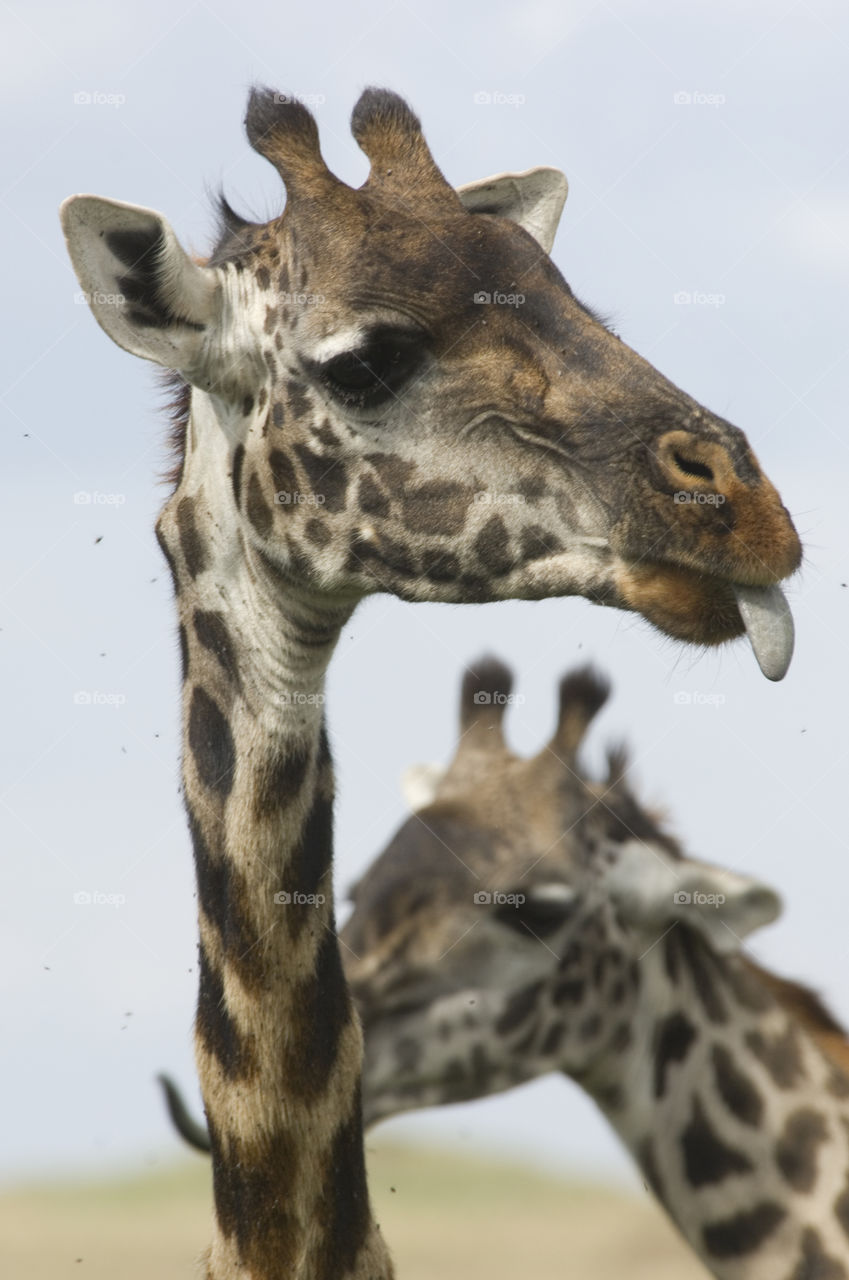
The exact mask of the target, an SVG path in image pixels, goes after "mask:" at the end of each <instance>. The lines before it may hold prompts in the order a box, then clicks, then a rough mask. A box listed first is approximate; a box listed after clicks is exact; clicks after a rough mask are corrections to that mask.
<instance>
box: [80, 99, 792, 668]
mask: <svg viewBox="0 0 849 1280" xmlns="http://www.w3.org/2000/svg"><path fill="white" fill-rule="evenodd" d="M246 127H247V133H248V138H249V140H250V142H251V145H252V146H253V147H254V148H255V150H257V151H258V152H259V153H260V154H262V155H263V156H264V157H266V158H267V159H268V160H269V161H270V162H271V163H272V164H273V165H274V166H275V168H276V169H277V170H278V172H279V173H280V175H281V177H282V178H283V181H284V182H285V185H286V191H287V201H286V207H285V209H284V211H283V213H282V214H281V216H280V217H278V218H274V219H272V220H271V221H270V222H268V223H267V224H252V223H247V222H244V221H242V220H241V219H239V218H237V217H236V216H235V215H234V214H233V213H232V211H231V210H229V207H227V206H226V205H225V206H224V226H223V231H222V235H221V238H220V242H219V244H218V246H217V248H216V249H215V251H214V252H213V254H212V256H211V257H210V258H209V259H208V260H207V261H205V262H200V261H198V260H194V259H192V258H191V257H189V256H188V255H187V254H186V253H185V252H184V250H183V249H182V248H181V247H180V245H179V243H178V241H177V239H176V237H175V235H174V233H173V231H172V230H171V228H170V226H169V224H168V223H167V221H166V220H165V219H164V218H163V217H162V216H161V215H160V214H158V213H155V212H153V211H151V210H149V209H144V208H140V207H137V206H133V205H127V204H121V203H118V202H116V201H111V200H104V199H100V198H96V197H92V196H76V197H72V198H71V199H70V200H68V201H66V202H65V205H64V206H63V215H62V216H63V222H64V227H65V232H66V236H67V240H68V245H69V250H70V253H71V257H72V259H73V262H74V266H75V268H76V271H77V274H78V276H79V279H80V281H81V283H82V286H83V288H84V289H85V290H86V292H87V293H88V296H89V298H90V302H91V306H92V309H93V311H94V314H95V316H96V318H97V320H98V321H99V322H100V324H101V325H102V326H103V328H104V329H105V330H106V331H107V333H108V334H109V335H110V336H111V337H112V338H113V339H114V340H115V341H116V342H117V343H118V344H119V345H120V346H122V347H124V348H126V349H127V350H128V351H131V352H133V353H134V354H136V355H139V356H142V357H145V358H147V359H150V360H153V361H155V362H156V363H158V364H160V365H162V366H164V367H165V368H166V369H169V370H172V371H174V372H175V373H176V374H177V375H178V376H179V379H180V386H181V388H182V391H181V394H180V397H179V399H180V403H181V414H180V418H181V421H180V433H179V434H180V465H179V478H178V483H177V488H176V492H175V493H174V495H173V497H172V499H171V500H170V502H169V503H168V504H167V506H166V509H165V511H164V512H163V515H162V517H161V520H160V535H161V538H162V540H163V542H164V543H165V544H166V545H167V547H168V549H169V551H170V554H171V556H172V559H173V561H174V563H175V571H176V572H177V574H178V577H180V576H182V577H183V578H191V577H194V575H195V572H196V570H197V568H198V565H199V564H200V563H201V562H202V561H203V559H204V546H203V544H204V540H205V537H206V536H207V533H208V530H207V529H204V528H203V527H202V526H203V525H204V524H206V525H207V526H208V525H209V524H211V523H214V525H215V528H216V530H217V531H219V532H220V531H221V530H222V529H225V528H226V529H227V530H229V534H228V538H227V545H228V547H232V546H233V545H234V544H235V545H241V546H242V547H243V548H248V550H249V553H250V555H251V559H252V563H253V564H254V566H257V565H259V566H262V568H261V569H260V571H261V572H268V573H274V574H276V575H277V576H278V578H279V576H280V575H283V576H284V578H285V579H286V580H288V581H289V582H294V583H301V582H303V583H306V585H307V587H308V588H309V589H310V590H313V591H322V592H327V593H329V594H330V596H332V597H334V598H335V599H337V600H339V601H351V602H355V601H356V600H357V599H358V598H360V597H361V596H363V595H365V594H367V593H369V592H374V591H382V590H386V591H391V592H394V593H395V594H397V595H399V596H401V597H402V598H404V599H407V600H436V601H485V600H499V599H505V598H508V597H518V598H529V599H533V598H542V597H547V596H551V595H570V594H581V595H584V596H586V597H588V598H590V599H593V600H595V601H597V602H600V603H604V604H611V605H615V606H618V607H621V608H625V609H631V610H636V611H638V612H640V613H642V614H643V615H644V616H645V617H646V618H647V619H648V620H649V621H650V622H652V623H653V624H654V625H656V626H657V627H659V628H660V629H661V630H662V631H664V632H665V633H667V634H668V635H671V636H674V637H678V638H681V639H683V640H686V641H692V642H695V643H704V644H712V643H718V642H720V641H723V640H726V639H728V638H730V637H733V636H735V635H737V634H740V633H741V632H742V631H743V629H744V623H745V626H746V628H747V629H748V631H749V634H750V636H751V637H752V640H753V644H754V646H755V650H756V653H757V654H758V657H759V661H760V662H761V666H762V667H763V669H764V670H765V672H766V674H768V675H770V676H771V677H773V678H777V677H779V676H780V675H781V674H783V671H784V670H785V669H786V665H787V662H788V661H789V651H790V644H791V640H792V625H791V622H790V619H789V614H788V612H787V610H786V606H785V605H784V601H783V596H782V595H781V593H780V589H779V588H777V587H776V585H775V584H776V583H777V582H778V581H779V580H780V579H782V578H784V577H785V576H786V575H788V574H790V573H792V572H793V571H794V570H795V569H796V568H797V566H798V564H799V560H800V544H799V540H798V537H797V535H796V532H795V530H794V528H793V525H792V523H791V521H790V518H789V516H788V514H787V512H786V510H785V509H784V507H783V506H782V504H781V501H780V499H779V496H778V494H777V492H776V490H775V489H774V488H773V486H772V484H771V483H770V481H769V480H768V479H767V478H766V476H765V475H764V474H763V473H762V471H761V469H760V467H759V465H758V463H757V461H756V459H755V457H754V455H753V453H752V451H751V449H750V447H749V445H748V443H747V440H746V437H745V436H744V435H743V433H742V432H741V431H740V430H739V429H738V428H737V427H735V426H732V425H731V424H730V423H728V422H726V421H725V420H723V419H722V418H720V417H718V416H716V415H715V414H713V413H711V412H709V411H708V410H707V409H705V408H703V407H702V406H700V405H699V404H697V403H696V402H695V401H694V400H692V399H691V398H690V397H689V396H687V395H686V394H685V393H684V392H682V391H680V390H678V388H676V387H675V386H673V385H672V384H671V383H670V382H669V381H667V379H665V378H664V377H663V376H662V375H661V374H660V373H658V372H657V370H656V369H654V368H653V367H652V366H651V365H650V364H649V363H648V362H647V361H645V360H643V359H642V358H641V357H640V356H638V355H636V354H635V353H634V352H633V351H631V350H630V349H629V348H628V347H627V346H626V345H625V344H624V343H623V342H621V341H620V340H619V338H617V337H616V336H615V335H614V334H613V333H611V332H610V331H609V330H608V329H607V328H605V326H604V325H603V324H602V323H600V322H599V320H598V319H597V318H596V317H595V316H594V315H593V314H592V313H591V312H590V311H589V310H588V309H587V308H586V307H585V306H583V305H582V304H581V303H580V302H579V301H578V300H577V299H576V297H575V296H574V294H573V293H572V291H571V290H570V288H569V286H568V284H567V283H566V281H565V280H564V279H563V277H562V276H561V275H560V273H559V272H558V270H557V268H556V267H555V266H554V265H553V263H552V261H551V259H550V258H549V256H548V251H549V249H550V248H551V244H552V241H553V238H554V233H555V230H556V226H557V223H558V219H559V215H560V211H561V208H562V205H563V201H564V199H565V194H566V182H565V179H564V178H563V176H562V174H560V173H559V172H557V171H555V170H551V169H538V170H534V171H531V172H529V173H525V174H515V175H502V176H501V177H499V178H495V179H491V180H489V181H486V182H482V183H477V184H474V185H473V186H471V187H467V188H465V189H462V190H461V191H459V192H457V191H455V190H454V189H453V188H452V187H451V186H449V184H448V183H447V182H446V181H445V179H444V178H443V176H442V174H441V173H440V171H439V170H438V168H437V167H436V164H435V163H434V161H433V159H432V157H431V154H430V152H429V150H428V147H427V144H426V142H425V140H424V138H423V136H422V132H421V128H420V125H419V121H418V120H417V118H416V117H415V115H414V114H413V113H412V111H411V110H410V109H409V107H407V105H406V104H405V103H404V102H403V101H402V100H401V99H400V98H398V97H396V96H395V95H394V94H391V93H387V92H383V91H377V90H366V92H365V93H364V94H363V95H362V97H361V98H360V100H359V102H358V103H357V106H356V108H355V110H354V113H353V118H352V129H353V133H354V136H355V138H356V140H357V142H358V143H359V144H360V146H361V147H362V149H363V150H364V151H365V153H366V154H367V156H368V158H369V160H370V162H371V171H370V174H369V177H368V180H367V181H366V182H365V183H364V185H363V186H362V187H360V188H359V189H352V188H351V187H349V186H347V185H346V184H345V183H344V182H342V181H340V180H339V179H338V178H337V177H335V176H334V175H333V174H332V173H331V172H330V170H329V169H328V168H327V166H326V164H325V163H324V160H323V159H322V156H321V153H320V150H319V144H318V133H317V129H316V125H315V121H314V119H313V117H312V116H311V114H310V113H309V112H308V111H307V109H306V108H305V107H304V106H303V105H301V104H300V103H299V102H297V101H295V100H293V99H291V98H289V97H287V96H286V95H281V94H276V93H272V92H270V91H254V93H253V94H252V95H251V99H250V102H249V106H248V112H247V119H246ZM213 512H214V515H213V514H212V513H213ZM225 554H226V553H225Z"/></svg>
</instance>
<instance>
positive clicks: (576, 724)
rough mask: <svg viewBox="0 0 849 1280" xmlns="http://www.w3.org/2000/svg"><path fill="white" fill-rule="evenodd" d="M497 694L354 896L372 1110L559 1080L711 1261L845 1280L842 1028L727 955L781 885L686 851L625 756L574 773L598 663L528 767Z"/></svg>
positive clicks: (567, 684) (566, 696)
mask: <svg viewBox="0 0 849 1280" xmlns="http://www.w3.org/2000/svg"><path fill="white" fill-rule="evenodd" d="M510 687H511V677H510V673H509V671H507V670H506V668H503V667H501V666H500V665H499V664H496V663H483V664H480V665H479V666H478V668H477V674H476V675H471V674H470V675H469V677H468V678H467V680H466V683H465V685H464V689H463V696H462V708H461V736H460V745H459V748H458V751H457V754H456V756H455V759H454V761H453V763H452V764H451V766H450V768H449V769H448V771H447V772H446V773H445V774H444V776H442V778H441V779H439V780H438V781H437V782H436V785H435V787H433V781H431V783H430V785H431V787H432V794H431V796H430V797H429V799H428V800H427V802H426V803H424V805H423V807H422V808H420V809H419V810H418V811H417V812H416V813H415V814H414V816H413V817H412V818H410V819H409V820H408V822H407V823H406V824H405V825H404V826H403V827H402V828H401V829H400V831H399V832H398V834H397V835H396V836H395V838H394V839H393V840H392V842H391V843H390V844H389V846H388V847H387V849H386V851H385V852H384V853H383V854H382V855H381V856H380V857H379V858H378V859H377V860H376V862H375V863H374V864H373V865H372V867H371V868H370V869H369V870H368V871H367V872H366V874H365V875H364V876H363V878H362V879H361V880H360V882H359V884H358V885H357V886H356V889H355V891H354V895H353V897H354V902H355V910H354V913H353V915H352V917H351V919H350V920H349V921H348V923H347V925H346V926H345V928H344V930H343V934H342V936H343V940H344V942H345V943H346V946H345V948H344V950H343V954H344V955H345V956H346V957H347V965H346V967H347V970H348V976H349V978H350V980H351V983H352V988H353V991H354V994H355V998H356V1000H357V1003H358V1007H359V1009H360V1012H361V1015H362V1018H363V1025H364V1031H365V1044H366V1053H365V1074H364V1095H363V1096H364V1114H365V1118H366V1122H367V1123H370V1124H372V1123H376V1122H377V1121H378V1120H380V1119H383V1118H385V1117H386V1116H389V1115H393V1114H395V1113H397V1112H401V1111H406V1110H409V1109H411V1108H414V1107H423V1106H431V1105H435V1104H438V1103H446V1102H459V1101H462V1100H465V1099H469V1098H477V1097H482V1096H484V1095H487V1094H492V1093H497V1092H500V1091H501V1090H504V1089H508V1088H510V1087H511V1086H512V1085H514V1084H517V1083H520V1082H522V1081H527V1080H531V1079H533V1078H535V1077H538V1076H542V1075H545V1074H547V1073H548V1072H551V1071H558V1072H564V1073H565V1074H567V1075H569V1076H571V1077H573V1078H574V1079H575V1080H576V1081H577V1082H578V1083H579V1084H580V1085H581V1087H582V1088H583V1089H584V1090H586V1092H588V1093H589V1094H590V1096H591V1097H592V1098H593V1099H594V1100H595V1101H596V1103H597V1104H598V1105H599V1107H600V1108H601V1110H602V1111H603V1113H604V1114H605V1116H606V1117H607V1119H608V1120H609V1122H610V1124H611V1125H612V1126H613V1128H614V1129H615V1131H616V1132H617V1133H618V1134H619V1136H620V1137H621V1138H622V1140H623V1142H624V1143H625V1145H626V1146H627V1147H628V1149H629V1150H630V1152H631V1153H632V1155H633V1156H634V1157H635V1159H636V1160H637V1162H638V1163H639V1165H640V1166H641V1168H642V1170H643V1171H644V1174H645V1176H646V1179H647V1181H648V1182H649V1184H650V1186H651V1188H652V1190H653V1191H654V1193H655V1195H656V1196H657V1198H658V1199H659V1201H660V1203H661V1204H662V1205H663V1207H664V1208H665V1209H666V1211H667V1213H668V1214H669V1215H670V1217H671V1218H672V1219H673V1221H674V1222H675V1223H676V1225H677V1226H678V1227H679V1229H680V1230H681V1232H682V1234H683V1236H684V1237H685V1239H686V1240H687V1242H688V1243H689V1245H690V1246H691V1247H692V1249H693V1250H694V1252H695V1253H696V1254H697V1255H698V1257H699V1258H700V1259H701V1260H702V1261H703V1263H704V1265H705V1266H706V1267H707V1269H708V1271H709V1272H710V1273H711V1274H712V1275H714V1276H716V1277H718V1278H719V1280H847V1277H849V1041H847V1038H846V1035H845V1033H844V1031H843V1029H842V1028H841V1027H840V1026H839V1025H838V1024H837V1023H836V1022H835V1021H834V1019H833V1018H832V1017H831V1015H830V1014H829V1013H828V1012H827V1011H826V1009H825V1008H824V1007H823V1006H822V1004H821V1003H820V1002H819V1000H818V999H817V997H816V996H814V995H813V994H812V993H811V992H810V991H808V990H807V989H806V988H804V987H801V986H798V985H797V984H795V983H791V982H787V981H785V980H783V979H780V978H777V977H776V976H775V975H773V974H771V973H769V972H768V971H766V970H763V969H761V968H759V967H758V966H755V965H754V964H752V963H750V962H749V961H747V960H746V959H745V958H744V957H743V956H742V954H741V939H742V938H744V937H745V936H746V934H748V933H749V932H750V931H751V930H752V929H755V928H757V927H759V926H760V925H763V924H765V923H768V922H769V921H770V920H772V919H774V918H775V917H776V916H777V914H778V912H779V902H778V899H777V898H776V896H775V894H774V893H772V891H771V890H769V889H768V888H766V886H764V885H762V884H759V883H757V882H755V881H752V880H749V879H747V878H745V877H742V876H737V875H734V874H732V873H731V872H728V871H725V870H722V869H720V868H718V867H712V866H709V865H707V864H704V863H699V862H696V861H694V860H692V859H690V858H687V857H685V856H684V855H683V854H682V851H681V849H680V847H679V845H678V844H677V843H676V841H674V840H673V839H672V838H671V837H670V836H669V835H668V834H667V833H666V832H665V831H663V830H662V829H661V827H660V826H659V825H658V822H657V820H656V818H655V817H654V816H653V815H652V814H651V813H650V812H648V811H647V810H646V809H644V808H643V807H642V806H641V805H640V804H639V803H638V801H637V800H636V799H635V798H634V796H633V795H632V794H631V792H630V791H629V789H628V787H627V785H626V783H625V778H624V772H625V769H624V766H625V760H624V757H623V756H621V755H617V756H614V757H613V758H612V761H611V771H610V775H609V777H608V778H607V780H606V782H604V783H603V784H598V783H594V782H590V781H587V780H586V778H585V777H584V776H583V775H582V773H581V772H580V770H579V767H578V764H577V762H576V750H577V748H578V745H579V743H580V741H581V738H582V736H583V733H584V731H585V730H586V728H587V726H588V724H589V723H590V721H591V719H592V717H593V716H594V715H595V713H596V712H597V711H598V710H599V708H600V707H601V706H602V705H603V703H604V701H605V699H606V696H607V686H606V684H605V682H604V681H602V680H601V679H599V677H597V676H596V675H594V674H593V673H592V671H589V670H585V671H579V672H575V673H573V674H572V675H570V676H568V677H567V678H566V679H565V680H564V681H563V683H562V686H561V702H560V715H559V723H558V726H557V730H556V732H555V734H554V737H553V738H552V739H551V741H550V742H549V743H548V745H547V746H546V747H545V748H544V749H543V750H542V751H541V752H540V753H539V755H537V756H536V757H534V758H533V759H530V760H525V759H520V758H518V757H516V756H514V755H513V754H512V753H511V752H510V751H509V750H508V749H507V747H506V746H505V743H504V739H503V737H502V733H501V717H502V713H503V708H504V702H503V701H502V700H501V699H500V698H498V697H496V695H497V694H500V695H506V694H509V691H510ZM476 695H477V697H476ZM481 695H483V696H484V698H485V699H487V701H485V702H484V703H483V704H481V703H480V701H479V699H480V696H481ZM424 781H425V784H427V776H426V775H425V778H424ZM422 798H424V797H422ZM481 895H482V896H483V898H484V899H486V901H480V900H479V899H480V898H481ZM717 899H724V900H723V901H721V902H720V903H719V905H715V903H716V901H717Z"/></svg>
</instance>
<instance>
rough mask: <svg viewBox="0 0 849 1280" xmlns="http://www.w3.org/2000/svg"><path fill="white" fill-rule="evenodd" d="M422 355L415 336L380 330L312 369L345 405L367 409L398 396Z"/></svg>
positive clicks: (417, 365)
mask: <svg viewBox="0 0 849 1280" xmlns="http://www.w3.org/2000/svg"><path fill="white" fill-rule="evenodd" d="M423 354H424V353H423V349H422V340H421V338H420V337H419V336H418V335H413V334H410V333H400V332H380V333H376V334H373V335H372V336H371V337H370V338H369V339H368V341H367V342H364V343H363V344H362V346H359V347H357V348H356V349H355V350H353V351H343V352H342V353H341V354H340V355H338V356H333V357H332V358H331V359H330V360H325V361H324V362H323V363H322V364H319V365H317V366H316V367H315V372H316V374H317V376H318V377H319V378H320V380H321V381H322V382H323V383H324V385H325V386H326V387H327V389H328V391H330V393H331V394H332V395H333V396H334V397H335V398H336V399H337V400H339V401H340V402H341V403H342V404H344V405H345V406H346V408H351V409H369V408H372V407H376V406H378V405H380V404H384V403H385V402H386V401H389V400H393V399H395V398H396V397H397V396H398V393H399V392H400V390H401V388H402V387H403V386H404V383H405V382H407V381H408V379H409V378H410V376H411V375H412V374H413V373H414V372H415V370H416V369H417V368H418V367H419V366H420V364H421V363H422V359H423Z"/></svg>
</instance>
